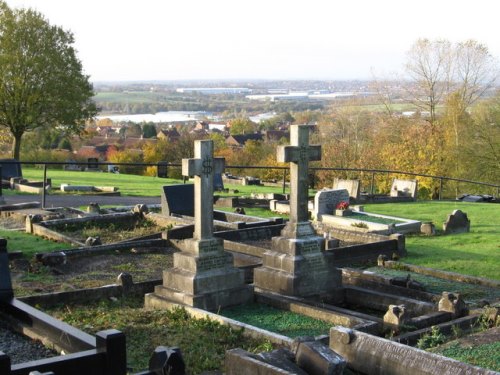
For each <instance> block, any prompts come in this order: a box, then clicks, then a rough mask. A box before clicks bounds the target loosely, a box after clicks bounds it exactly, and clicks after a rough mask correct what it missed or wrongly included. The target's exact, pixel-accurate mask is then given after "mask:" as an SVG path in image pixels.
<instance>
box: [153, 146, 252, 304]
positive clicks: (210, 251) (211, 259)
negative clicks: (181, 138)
mask: <svg viewBox="0 0 500 375" xmlns="http://www.w3.org/2000/svg"><path fill="white" fill-rule="evenodd" d="M223 169H224V159H223V158H214V157H213V141H211V140H203V141H195V157H194V158H193V159H183V160H182V174H183V175H185V176H190V177H191V176H194V218H195V224H194V234H193V238H188V239H185V240H182V241H179V242H178V247H179V248H180V249H181V252H178V253H175V254H174V267H173V268H170V269H168V270H165V271H164V273H163V285H159V286H157V287H156V288H155V292H154V293H151V294H147V295H146V299H145V303H146V306H147V307H153V308H163V307H167V308H168V307H170V306H172V304H184V305H188V306H193V307H198V308H203V309H205V310H217V309H219V308H221V307H225V306H230V305H238V304H242V303H245V302H247V301H249V300H250V299H251V298H252V295H253V294H252V289H251V286H248V285H246V284H244V274H243V271H240V270H239V269H237V268H235V267H234V266H233V258H232V256H231V255H230V254H229V253H226V252H224V247H223V240H222V239H220V238H215V237H214V236H213V229H214V224H213V188H214V186H213V179H214V173H221V172H222V171H223Z"/></svg>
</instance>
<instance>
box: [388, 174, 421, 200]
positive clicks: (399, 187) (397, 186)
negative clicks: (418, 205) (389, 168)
mask: <svg viewBox="0 0 500 375" xmlns="http://www.w3.org/2000/svg"><path fill="white" fill-rule="evenodd" d="M417 192H418V182H417V180H400V179H397V178H395V179H394V181H392V186H391V192H390V196H391V197H411V198H413V199H414V200H417Z"/></svg>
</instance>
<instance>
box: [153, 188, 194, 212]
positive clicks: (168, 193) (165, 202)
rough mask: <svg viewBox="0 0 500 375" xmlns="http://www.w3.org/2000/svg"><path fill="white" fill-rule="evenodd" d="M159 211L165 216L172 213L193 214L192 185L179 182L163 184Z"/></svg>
mask: <svg viewBox="0 0 500 375" xmlns="http://www.w3.org/2000/svg"><path fill="white" fill-rule="evenodd" d="M161 212H162V214H163V215H166V216H170V215H172V214H177V215H186V216H194V185H192V184H179V185H166V186H163V189H162V192H161Z"/></svg>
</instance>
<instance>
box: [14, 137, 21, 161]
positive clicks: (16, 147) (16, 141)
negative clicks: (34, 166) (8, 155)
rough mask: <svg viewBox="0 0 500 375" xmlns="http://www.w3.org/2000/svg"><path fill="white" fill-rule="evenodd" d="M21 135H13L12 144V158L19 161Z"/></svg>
mask: <svg viewBox="0 0 500 375" xmlns="http://www.w3.org/2000/svg"><path fill="white" fill-rule="evenodd" d="M21 137H22V134H21V135H17V134H14V143H13V144H12V157H13V158H14V159H16V160H19V155H20V153H21Z"/></svg>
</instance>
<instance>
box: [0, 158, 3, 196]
mask: <svg viewBox="0 0 500 375" xmlns="http://www.w3.org/2000/svg"><path fill="white" fill-rule="evenodd" d="M2 195H3V179H2V166H1V165H0V197H1V196H2Z"/></svg>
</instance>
